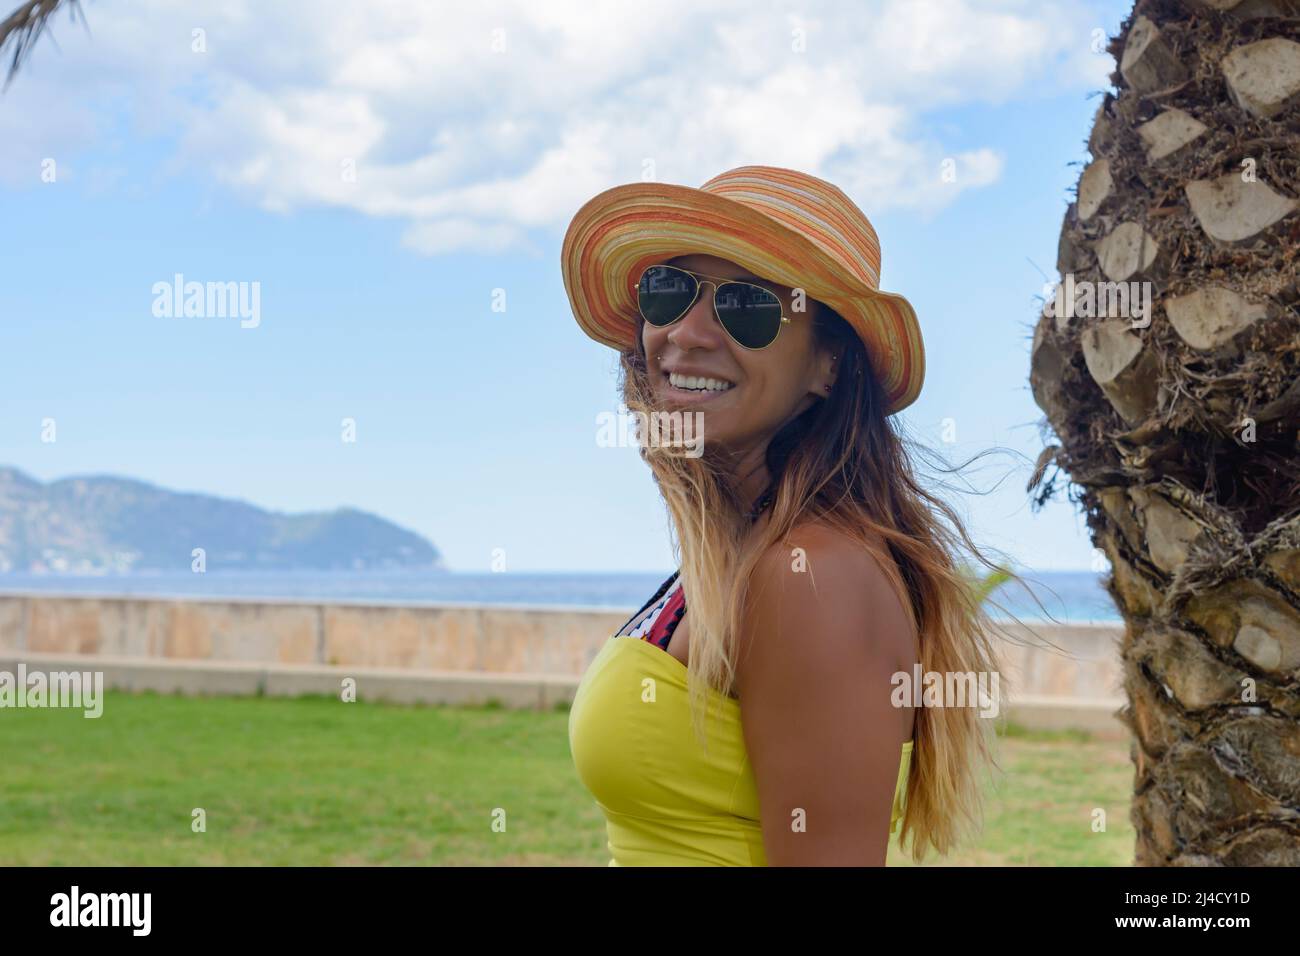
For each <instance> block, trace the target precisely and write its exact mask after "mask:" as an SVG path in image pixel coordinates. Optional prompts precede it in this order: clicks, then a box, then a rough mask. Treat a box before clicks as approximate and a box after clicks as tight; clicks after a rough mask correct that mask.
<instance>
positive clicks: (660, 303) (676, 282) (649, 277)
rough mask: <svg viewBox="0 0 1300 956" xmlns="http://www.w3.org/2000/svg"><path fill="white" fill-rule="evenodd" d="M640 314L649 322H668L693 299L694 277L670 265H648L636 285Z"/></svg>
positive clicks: (681, 311) (654, 323)
mask: <svg viewBox="0 0 1300 956" xmlns="http://www.w3.org/2000/svg"><path fill="white" fill-rule="evenodd" d="M636 294H637V304H638V306H639V307H640V309H641V315H642V317H643V318H644V319H645V320H646V321H647V322H649V323H650V324H651V325H670V324H672V323H673V322H675V321H677V320H678V319H680V318H681V317H682V315H683V313H685V312H686V310H687V309H689V308H690V306H691V302H693V301H694V300H695V277H694V276H692V275H691V274H690V273H687V272H682V270H680V269H674V268H673V267H672V266H651V267H650V268H649V269H646V271H645V272H643V273H641V281H640V283H638V285H637V287H636Z"/></svg>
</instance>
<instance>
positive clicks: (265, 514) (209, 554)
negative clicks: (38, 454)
mask: <svg viewBox="0 0 1300 956" xmlns="http://www.w3.org/2000/svg"><path fill="white" fill-rule="evenodd" d="M195 548H202V549H203V550H204V552H205V554H206V560H207V570H209V571H217V570H249V569H257V568H264V569H279V570H289V569H313V570H315V569H320V570H362V569H375V568H416V567H427V568H436V569H439V570H441V569H443V565H442V558H441V556H440V555H439V554H438V550H437V549H436V548H435V547H434V546H433V545H432V544H430V543H429V542H428V541H426V540H425V539H424V538H422V537H420V536H419V535H417V534H414V533H412V532H410V531H406V530H404V529H402V528H399V527H398V526H397V525H395V524H393V523H392V522H389V521H385V520H384V519H383V518H378V517H376V516H374V515H372V514H367V513H366V512H364V511H357V510H356V509H354V508H339V509H336V510H334V511H330V512H307V513H303V514H282V513H280V512H274V511H264V510H262V509H261V508H256V507H254V506H253V505H250V504H246V503H244V502H241V501H234V500H231V499H229V498H214V497H211V496H209V495H199V494H187V493H183V492H174V491H168V490H166V489H165V488H159V487H157V486H156V485H150V484H147V483H145V482H143V481H133V480H131V479H129V478H115V477H111V476H106V475H95V476H87V477H79V478H64V479H62V480H60V481H52V482H49V483H48V484H43V483H42V482H39V481H37V480H35V479H33V478H32V477H31V476H30V475H26V474H24V473H23V472H21V471H19V470H18V469H16V468H6V467H0V572H4V571H41V570H50V571H66V572H75V573H95V572H102V571H132V570H171V571H176V570H189V568H190V564H191V561H192V558H191V554H192V552H193V551H194V549H195Z"/></svg>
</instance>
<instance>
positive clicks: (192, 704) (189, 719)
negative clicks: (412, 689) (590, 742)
mask: <svg viewBox="0 0 1300 956" xmlns="http://www.w3.org/2000/svg"><path fill="white" fill-rule="evenodd" d="M567 721H568V715H567V712H565V711H560V710H557V711H552V712H546V713H538V712H535V711H509V710H503V709H494V708H474V709H463V708H441V707H400V706H389V705H382V704H372V703H351V704H343V703H340V702H339V701H338V700H336V699H333V698H299V699H296V700H287V699H278V698H237V697H236V698H187V697H170V696H158V695H153V694H142V695H133V694H125V693H108V694H106V699H105V705H104V716H103V717H101V718H100V719H98V720H93V719H86V718H84V717H83V716H82V713H81V711H79V710H33V709H25V710H13V709H6V710H3V711H0V755H2V756H3V761H4V768H5V773H4V774H3V775H2V776H0V864H2V865H10V866H12V865H29V864H37V865H67V864H78V865H91V866H116V865H164V866H169V865H222V864H237V865H261V864H266V865H280V866H282V865H330V864H340V865H369V864H377V865H382V864H436V865H541V866H555V865H580V866H588V865H594V866H603V865H605V863H606V862H607V860H608V856H607V854H606V850H605V833H604V823H603V818H602V817H601V816H600V812H599V811H598V810H597V809H596V807H595V805H594V804H593V803H592V801H591V799H590V797H589V796H588V794H587V792H586V791H585V790H584V789H583V787H582V785H581V784H580V783H579V782H578V779H577V776H576V774H575V773H574V770H573V765H572V763H571V762H570V758H569V749H568V735H567ZM999 746H1000V748H1001V749H1000V753H999V763H1000V764H1001V765H1002V767H1003V769H1004V770H1005V775H1004V776H1003V777H1002V778H1001V779H1000V780H999V781H998V782H997V783H996V784H995V785H994V786H993V787H992V788H991V790H990V794H989V799H988V806H987V809H986V814H985V826H984V831H983V835H982V838H981V839H980V840H978V841H977V842H975V843H972V844H971V845H970V846H969V847H967V848H966V849H964V850H962V851H960V852H958V853H956V854H954V855H952V856H950V857H948V858H947V859H945V860H943V861H934V862H943V863H946V864H951V865H984V864H1030V865H1056V864H1070V865H1099V866H1124V865H1128V864H1129V863H1130V861H1131V858H1132V850H1133V831H1132V828H1131V826H1130V825H1129V822H1128V805H1129V796H1130V792H1131V787H1132V768H1131V765H1130V764H1129V760H1128V747H1127V744H1126V743H1124V742H1123V741H1116V740H1108V741H1102V740H1091V739H1088V738H1087V737H1085V736H1083V735H1042V734H1024V733H1017V732H1014V730H1013V731H1012V732H1009V733H1008V734H1007V735H1005V736H1003V737H1001V738H999ZM1095 807H1102V808H1104V809H1105V810H1106V813H1107V817H1108V821H1107V822H1108V827H1107V832H1105V833H1094V832H1093V830H1092V816H1091V814H1092V811H1093V808H1095ZM195 808H202V809H203V810H204V811H205V812H206V823H207V830H206V832H203V833H195V832H193V831H192V829H191V813H192V811H193V810H194V809H195ZM501 811H504V822H505V829H504V832H498V831H499V830H500V826H499V824H498V826H497V829H496V830H494V828H493V821H494V814H495V815H496V817H495V818H496V819H500V818H501ZM908 862H909V861H908V859H907V858H906V857H905V856H904V855H903V854H901V853H900V852H899V851H898V850H897V847H895V848H893V849H891V851H890V863H891V864H900V865H906V864H907V863H908ZM929 862H931V861H930V860H927V863H929Z"/></svg>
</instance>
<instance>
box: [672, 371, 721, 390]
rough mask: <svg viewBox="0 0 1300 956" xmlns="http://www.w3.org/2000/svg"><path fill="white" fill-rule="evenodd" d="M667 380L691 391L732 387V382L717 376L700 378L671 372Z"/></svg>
mask: <svg viewBox="0 0 1300 956" xmlns="http://www.w3.org/2000/svg"><path fill="white" fill-rule="evenodd" d="M668 381H669V382H671V383H672V384H673V385H675V386H677V387H678V388H688V389H691V390H692V391H706V392H725V391H726V390H727V389H729V388H734V387H735V385H734V383H732V382H724V381H722V380H721V379H717V378H701V377H700V376H698V375H678V374H677V373H676V372H671V373H669V375H668Z"/></svg>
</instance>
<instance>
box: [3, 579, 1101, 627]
mask: <svg viewBox="0 0 1300 956" xmlns="http://www.w3.org/2000/svg"><path fill="white" fill-rule="evenodd" d="M671 573H672V570H671V569H665V570H664V571H662V572H612V573H599V572H593V573H588V572H517V571H507V572H500V573H469V572H457V571H425V570H391V571H208V572H205V573H203V574H195V573H190V572H156V573H149V572H132V573H130V574H104V575H72V574H58V573H43V574H40V573H32V572H10V573H4V574H0V595H13V594H30V593H45V594H68V595H84V596H112V597H162V598H180V597H197V598H209V599H214V598H235V599H239V598H244V599H257V600H282V601H294V600H310V601H329V602H334V603H354V604H405V605H422V606H439V605H449V604H451V605H465V604H474V605H479V604H484V605H492V606H497V607H536V606H546V607H556V608H561V607H563V608H568V609H573V608H598V609H602V610H627V611H628V613H629V614H630V613H631V612H632V611H634V610H636V608H638V607H640V606H641V605H642V604H643V603H644V602H645V601H646V600H647V599H648V598H649V597H650V595H652V594H653V593H654V592H655V590H656V589H657V588H658V587H659V585H660V584H662V583H663V582H664V580H665V579H666V578H667V577H668V575H669V574H671ZM1018 573H1019V574H1020V576H1021V577H1022V578H1023V579H1025V581H1026V583H1027V584H1028V588H1026V587H1023V586H1021V585H1020V584H1019V583H1017V582H1014V581H1012V582H1008V583H1007V584H1004V585H1002V586H1001V587H999V588H998V589H997V590H996V591H994V592H993V594H992V596H991V604H990V607H989V613H990V614H991V615H992V616H993V617H994V618H996V619H1003V620H1005V619H1007V618H1008V617H1009V616H1014V617H1015V618H1018V619H1019V620H1022V621H1026V622H1048V621H1053V622H1057V623H1072V624H1073V623H1094V624H1117V623H1120V621H1121V618H1120V615H1119V613H1118V611H1117V610H1116V608H1115V604H1114V601H1113V600H1112V599H1111V597H1110V595H1109V594H1108V593H1107V592H1106V590H1105V588H1104V587H1103V584H1102V581H1103V575H1101V574H1097V573H1093V572H1090V571H1040V572H1032V571H1020V572H1018ZM1035 598H1036V599H1037V601H1036V600H1035ZM1037 602H1041V603H1042V607H1040V606H1039V604H1038V603H1037Z"/></svg>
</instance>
